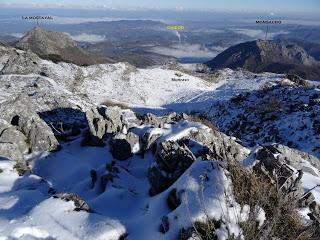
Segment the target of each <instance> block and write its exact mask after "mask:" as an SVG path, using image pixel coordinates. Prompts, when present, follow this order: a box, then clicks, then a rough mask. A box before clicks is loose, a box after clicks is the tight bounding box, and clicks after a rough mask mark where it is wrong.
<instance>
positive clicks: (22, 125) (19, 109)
mask: <svg viewBox="0 0 320 240" xmlns="http://www.w3.org/2000/svg"><path fill="white" fill-rule="evenodd" d="M0 112H1V115H2V118H3V119H5V120H6V121H7V122H9V123H10V124H11V125H12V126H15V127H16V129H17V130H19V131H20V132H21V133H23V134H24V135H25V137H26V138H27V139H26V142H27V143H28V145H29V147H30V149H31V151H32V152H36V151H54V150H56V149H57V148H58V146H59V143H58V141H57V139H56V138H55V136H54V134H53V132H52V130H51V128H50V127H49V126H48V125H47V124H46V123H45V122H44V121H43V120H42V119H41V118H40V117H39V115H38V114H37V112H36V111H35V110H34V106H33V104H32V103H31V101H30V99H29V98H28V97H27V96H24V95H19V96H18V97H16V98H14V99H9V100H8V101H6V102H4V103H2V104H1V106H0Z"/></svg>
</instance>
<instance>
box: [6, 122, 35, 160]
mask: <svg viewBox="0 0 320 240" xmlns="http://www.w3.org/2000/svg"><path fill="white" fill-rule="evenodd" d="M28 151H29V147H28V145H27V138H26V137H25V136H24V135H23V134H22V133H21V132H19V131H18V130H16V128H15V127H13V126H12V125H10V124H9V123H8V122H7V121H5V120H3V119H0V156H2V157H6V158H9V159H12V160H18V161H19V160H22V159H23V158H24V157H23V155H24V154H27V153H28Z"/></svg>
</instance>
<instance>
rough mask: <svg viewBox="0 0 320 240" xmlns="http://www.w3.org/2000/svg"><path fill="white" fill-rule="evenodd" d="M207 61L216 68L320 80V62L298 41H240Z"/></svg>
mask: <svg viewBox="0 0 320 240" xmlns="http://www.w3.org/2000/svg"><path fill="white" fill-rule="evenodd" d="M206 64H207V65H208V66H209V67H210V68H212V69H221V68H231V69H235V68H239V67H240V68H244V69H246V70H249V71H251V72H255V73H260V72H274V73H290V74H297V75H299V76H301V77H303V78H307V79H310V80H320V63H319V62H318V61H317V60H315V59H314V58H313V57H311V56H310V55H309V54H308V53H307V52H306V51H305V50H304V49H303V48H301V47H299V46H297V45H295V44H283V43H276V42H273V41H263V40H257V41H251V42H245V43H240V44H237V45H235V46H232V47H230V48H228V49H227V50H225V51H223V52H222V53H220V54H219V55H218V56H216V57H215V58H214V59H213V60H211V61H209V62H207V63H206Z"/></svg>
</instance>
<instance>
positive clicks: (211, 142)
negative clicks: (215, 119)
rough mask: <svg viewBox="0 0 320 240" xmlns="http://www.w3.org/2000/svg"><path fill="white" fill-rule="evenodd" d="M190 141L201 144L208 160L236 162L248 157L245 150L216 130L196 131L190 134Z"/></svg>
mask: <svg viewBox="0 0 320 240" xmlns="http://www.w3.org/2000/svg"><path fill="white" fill-rule="evenodd" d="M190 139H192V140H194V141H196V142H200V143H202V144H203V145H204V146H205V147H206V149H207V152H208V154H209V155H210V158H213V159H216V160H224V161H236V162H238V161H241V160H243V159H245V158H246V157H247V156H248V150H247V149H245V148H244V147H243V146H241V145H240V144H238V143H236V142H235V141H234V140H232V139H231V138H230V137H228V136H226V135H225V134H223V133H221V132H219V131H217V130H213V129H210V130H204V129H198V130H196V131H195V132H193V133H192V134H191V136H190Z"/></svg>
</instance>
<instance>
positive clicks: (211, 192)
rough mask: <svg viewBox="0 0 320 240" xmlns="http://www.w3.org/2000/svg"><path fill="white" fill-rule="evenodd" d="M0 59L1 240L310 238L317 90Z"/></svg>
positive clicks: (266, 76)
mask: <svg viewBox="0 0 320 240" xmlns="http://www.w3.org/2000/svg"><path fill="white" fill-rule="evenodd" d="M38 32H40V34H39V35H42V34H43V35H44V36H45V37H46V38H49V39H50V35H51V33H47V32H44V31H43V30H41V29H35V30H33V33H29V34H28V35H29V36H28V37H25V39H24V41H21V42H20V43H21V44H22V43H24V42H25V43H28V41H29V40H30V39H31V40H30V41H38V40H37V39H38V38H37V37H38V36H35V37H34V39H33V37H32V36H34V34H35V35H38ZM47 34H48V36H47ZM59 36H60V35H59ZM60 37H61V39H59V41H63V43H61V44H60V43H59V42H58V40H57V43H59V45H60V47H61V48H65V47H67V48H68V46H74V45H73V43H72V42H70V41H69V40H68V39H64V35H61V36H60ZM28 39H29V40H28ZM63 39H64V40H63ZM259 44H260V45H261V46H262V45H263V44H267V43H263V42H260V43H259ZM20 46H23V44H22V45H20ZM32 46H33V45H32ZM38 46H41V45H38ZM44 46H45V45H44ZM21 48H22V47H21ZM266 48H268V47H267V46H266ZM30 50H31V51H30ZM40 50H41V49H40ZM47 50H48V52H47V53H49V52H50V51H51V50H52V51H53V52H57V53H58V54H60V53H59V50H57V49H54V48H50V47H48V49H46V51H47ZM32 51H33V52H32ZM0 52H1V55H0V239H8V240H9V239H37V240H38V239H39V240H40V239H47V240H48V239H59V240H60V239H61V240H65V239H68V240H69V239H70V240H78V239H98V240H99V239H101V240H102V239H108V240H109V239H110V240H124V239H133V240H143V239H166V240H178V239H179V240H181V239H182V240H198V239H210V240H211V239H219V240H225V239H252V240H253V239H259V240H260V239H261V240H264V239H289V240H291V239H292V240H293V239H297V236H301V239H319V237H320V227H319V226H320V160H319V157H320V146H319V142H320V141H319V140H320V139H319V138H320V137H319V136H320V115H319V112H320V94H319V93H320V89H319V84H318V83H317V82H313V81H310V80H306V79H302V78H300V77H298V76H296V75H292V74H288V75H285V74H275V73H261V74H258V73H252V72H249V71H247V70H244V69H236V70H232V69H221V70H218V71H215V72H211V71H209V70H208V69H207V68H206V67H205V66H203V65H192V64H188V65H184V64H170V65H166V66H160V67H159V66H156V67H152V68H148V69H140V68H136V67H134V66H132V65H130V64H128V63H116V64H99V65H91V66H79V65H76V64H73V63H70V62H60V61H59V62H53V61H48V60H45V59H42V58H41V57H43V56H42V54H39V52H37V49H33V50H32V49H28V50H26V51H25V50H21V49H16V48H14V47H10V46H6V45H1V46H0ZM290 54H291V52H288V56H287V57H288V58H291V57H293V56H291V55H290ZM61 56H62V55H61ZM265 57H266V58H267V57H268V56H267V55H266V56H265ZM60 60H61V59H60ZM300 60H301V61H302V62H303V63H304V64H305V65H307V64H310V66H311V65H312V64H313V61H314V60H313V59H311V58H309V57H305V56H301V59H300ZM292 61H293V60H292ZM180 77H181V78H182V79H188V82H187V83H186V82H185V81H172V79H177V78H180Z"/></svg>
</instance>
